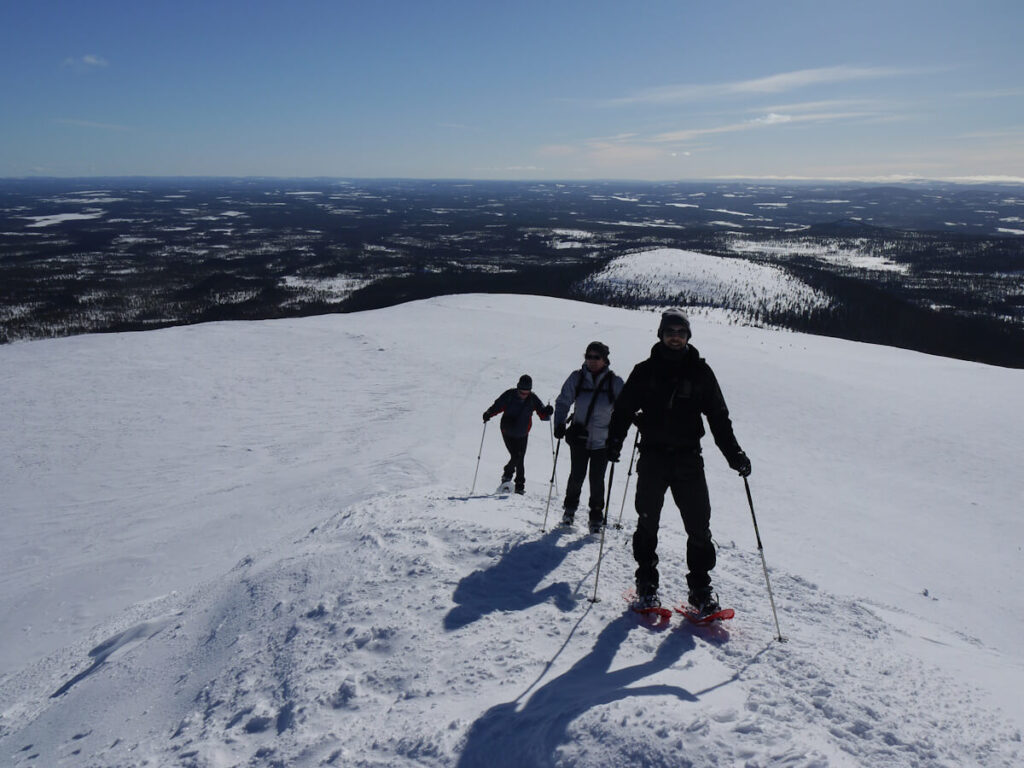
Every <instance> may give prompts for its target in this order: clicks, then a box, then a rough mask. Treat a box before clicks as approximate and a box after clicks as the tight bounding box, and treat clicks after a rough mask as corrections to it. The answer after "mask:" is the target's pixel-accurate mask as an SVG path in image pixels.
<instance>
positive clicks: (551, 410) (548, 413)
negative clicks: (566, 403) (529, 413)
mask: <svg viewBox="0 0 1024 768" xmlns="http://www.w3.org/2000/svg"><path fill="white" fill-rule="evenodd" d="M554 412H555V407H554V406H553V405H551V404H550V403H548V404H547V405H545V406H544V408H543V409H542V410H541V414H543V415H544V417H545V418H548V419H550V418H551V414H552V413H554Z"/></svg>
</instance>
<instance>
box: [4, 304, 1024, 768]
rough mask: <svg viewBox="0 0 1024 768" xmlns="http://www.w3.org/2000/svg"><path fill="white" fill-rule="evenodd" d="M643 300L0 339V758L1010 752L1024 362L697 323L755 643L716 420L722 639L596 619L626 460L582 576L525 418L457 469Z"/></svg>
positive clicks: (679, 586) (616, 557)
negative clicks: (721, 421)
mask: <svg viewBox="0 0 1024 768" xmlns="http://www.w3.org/2000/svg"><path fill="white" fill-rule="evenodd" d="M656 323H657V317H656V315H655V314H653V313H650V312H633V311H627V310H620V309H612V308H607V307H600V306H593V305H586V304H578V303H573V302H565V301H558V300H554V299H547V298H538V297H523V296H481V295H476V296H458V297H444V298H438V299H433V300H430V301H425V302H417V303H413V304H408V305H404V306H400V307H393V308H389V309H385V310H378V311H374V312H366V313H359V314H351V315H334V316H325V317H318V318H306V319H302V320H288V321H275V322H261V323H226V324H211V325H205V326H195V327H188V328H177V329H167V330H161V331H152V332H147V333H142V334H124V335H104V336H89V337H78V338H72V339H63V340H56V341H43V342H33V343H27V344H18V345H12V346H7V347H3V348H0V433H2V434H3V436H4V439H3V441H2V443H0V487H2V488H3V495H2V499H0V504H2V506H3V514H4V526H2V528H0V560H2V562H3V563H4V564H5V567H4V568H3V570H2V573H0V616H2V617H3V628H4V631H3V634H2V635H0V663H2V667H0V670H2V677H0V763H2V764H4V765H8V764H9V765H12V766H21V765H36V766H40V765H46V766H58V765H67V766H78V765H81V766H94V765H95V766H122V765H124V766H129V765H130V766H135V765H196V766H229V765H288V766H316V765H345V766H385V765H386V766H396V765H397V766H403V765H407V766H414V765H415V766H423V765H426V766H491V765H498V766H501V765H508V766H543V765H552V766H553V765H560V766H621V765H627V764H632V765H649V766H678V765H695V766H703V765H709V766H710V765H750V766H768V765H793V766H824V765H837V766H844V765H857V766H879V765H885V766H889V765H892V766H903V765H906V766H931V765H947V766H970V765H976V766H1013V765H1018V764H1020V762H1021V761H1022V760H1024V745H1022V744H1021V735H1020V734H1021V728H1022V726H1024V713H1022V711H1021V709H1020V706H1019V704H1018V703H1017V695H1018V692H1019V690H1020V689H1021V687H1022V684H1024V651H1022V649H1021V645H1020V638H1021V637H1022V636H1024V598H1022V597H1021V594H1022V593H1024V589H1022V587H1024V584H1022V581H1024V577H1022V576H1021V567H1020V566H1021V548H1020V547H1021V545H1020V541H1021V540H1022V534H1024V521H1022V520H1021V517H1020V514H1019V510H1020V507H1021V502H1022V501H1024V495H1022V490H1021V484H1020V482H1019V480H1018V479H1017V466H1016V465H1017V463H1018V461H1019V456H1020V447H1021V446H1020V435H1021V434H1024V374H1022V373H1021V372H1020V371H1012V370H1005V369H999V368H993V367H987V366H981V365H976V364H970V363H964V362H959V361H952V360H946V359H942V358H936V357H929V356H925V355H920V354H915V353H910V352H905V351H901V350H893V349H886V348H881V347H872V346H867V345H860V344H853V343H849V342H843V341H837V340H833V339H823V338H815V337H808V336H801V335H797V334H789V333H779V332H775V331H767V330H762V329H754V328H740V327H735V326H729V325H726V324H716V323H715V322H714V321H713V320H711V319H699V320H695V323H694V339H693V343H694V345H695V346H697V347H698V348H699V349H700V350H701V352H702V353H703V354H704V355H705V357H707V358H708V360H709V362H710V363H711V364H712V366H713V367H714V368H715V370H716V372H717V374H718V376H719V379H720V380H721V382H722V385H723V388H724V390H725V394H726V397H727V399H728V401H729V404H730V407H731V409H732V412H733V417H734V423H735V426H736V431H737V436H738V437H739V439H740V441H741V443H742V444H743V446H744V448H745V449H746V450H747V452H748V453H749V454H750V455H751V458H752V459H753V463H754V474H753V475H752V477H751V488H752V490H753V493H754V500H755V503H756V504H757V514H758V522H759V524H760V526H761V534H762V538H763V541H764V545H765V555H766V557H767V561H768V564H769V566H770V568H771V576H772V585H773V587H774V589H775V595H776V601H777V604H778V608H779V620H780V622H781V626H782V631H783V634H784V635H785V636H786V637H787V639H788V640H789V642H787V643H785V644H780V643H778V642H776V641H775V640H774V634H775V627H774V622H773V621H772V617H771V612H770V609H769V606H768V600H767V594H766V592H765V587H764V578H763V575H762V573H761V561H760V557H759V556H758V554H757V551H756V548H755V544H754V536H753V528H752V526H751V521H750V512H749V509H748V508H747V502H746V497H745V495H744V491H743V484H742V482H740V481H739V480H738V479H737V478H736V476H735V474H734V473H732V472H730V471H729V470H728V468H727V467H726V465H725V461H724V459H722V458H721V456H719V455H718V454H717V452H716V450H715V448H714V446H713V444H711V443H710V440H709V441H707V442H708V445H707V446H706V448H707V451H706V456H707V465H708V479H709V484H710V486H711V493H712V504H713V507H714V513H713V521H712V522H713V530H714V531H715V534H716V538H717V540H718V542H719V545H720V556H719V566H718V568H717V569H716V571H715V573H714V576H715V580H716V585H717V587H718V590H719V593H720V595H721V597H722V598H723V601H724V602H726V603H728V604H729V605H732V606H733V607H735V608H736V610H737V617H736V619H735V620H734V621H733V622H731V623H730V624H729V625H728V626H727V627H725V628H724V630H723V631H722V632H719V633H711V632H708V631H706V630H699V631H695V630H693V629H690V628H689V627H687V626H685V625H682V624H681V623H680V622H679V621H674V622H673V623H672V624H670V625H669V626H667V627H651V626H649V625H646V624H645V623H644V622H642V621H639V620H638V619H637V618H635V617H634V616H633V615H632V614H629V613H626V612H624V603H623V601H622V600H621V597H620V596H621V593H622V591H623V589H625V588H626V587H628V586H629V585H630V583H631V574H632V569H633V563H632V557H631V554H630V550H629V532H630V529H631V528H632V521H633V514H632V512H631V496H632V483H630V492H629V493H628V494H627V499H626V503H625V514H624V517H623V521H624V523H625V530H623V531H618V530H615V529H610V530H609V531H608V535H607V538H606V540H605V549H604V553H605V559H604V561H603V563H602V566H601V571H600V583H599V584H598V588H597V594H598V596H599V597H600V601H599V602H596V603H592V602H590V601H589V599H588V598H589V597H591V595H592V592H593V589H594V577H595V564H596V560H597V554H598V548H599V540H598V539H597V538H595V537H591V536H588V535H584V534H582V533H581V532H579V531H576V532H572V533H566V532H560V531H551V530H548V531H546V532H542V531H541V523H542V521H543V519H544V510H545V502H546V499H547V492H548V482H547V481H548V478H549V476H550V472H551V447H552V446H551V438H550V432H549V430H548V427H547V425H545V424H536V425H535V427H534V431H533V436H532V438H531V446H530V450H529V453H528V457H527V470H528V478H529V479H528V484H527V495H526V496H524V497H512V498H508V499H502V498H496V497H491V496H488V495H486V492H487V491H489V490H490V489H492V488H493V487H494V485H495V484H496V482H497V479H498V473H499V472H500V466H501V464H502V463H503V462H504V450H503V448H502V447H501V445H500V438H499V437H498V435H497V430H496V428H495V427H496V425H494V424H492V425H491V426H490V427H489V429H488V430H487V432H486V433H485V434H484V448H483V457H482V460H481V464H480V479H479V481H478V483H477V489H476V492H475V493H473V494H470V492H469V491H470V485H471V482H472V478H473V472H474V468H475V465H476V457H477V451H478V449H479V446H480V441H481V429H482V425H481V423H480V413H481V412H482V411H483V409H484V408H485V407H486V406H487V405H489V404H490V402H491V401H492V399H493V398H494V397H495V396H496V395H497V394H498V393H499V392H500V391H501V390H503V389H505V388H507V387H509V386H512V385H513V384H514V383H515V381H516V379H517V378H518V376H519V374H521V373H524V372H526V373H530V374H531V375H532V376H533V378H534V382H535V388H536V390H537V391H538V394H540V395H541V396H542V397H543V398H545V399H548V398H549V397H550V398H552V399H553V397H554V395H555V394H556V392H557V390H558V387H559V386H560V385H561V383H562V381H563V380H564V378H565V376H566V375H568V373H569V372H570V371H571V370H572V369H573V368H574V367H575V366H576V365H578V364H579V363H580V362H581V355H582V352H583V349H584V347H585V345H586V343H587V342H588V341H590V340H592V339H601V340H603V341H605V342H607V343H608V344H609V345H610V346H611V350H612V355H611V356H612V364H613V367H614V368H616V369H617V370H618V371H619V372H620V373H622V374H623V375H625V374H627V373H628V371H629V368H630V367H631V365H632V364H633V363H634V362H636V361H638V360H640V359H641V358H642V357H644V356H646V354H647V353H648V350H649V347H650V345H651V344H652V343H653V342H654V340H655V337H654V328H655V326H656ZM565 464H566V462H565V457H564V456H562V457H561V459H560V472H559V484H560V485H561V484H562V483H564V479H565ZM627 469H628V460H627V461H626V462H623V463H621V464H619V465H617V467H616V475H615V479H614V484H613V492H612V498H613V501H612V509H611V514H612V516H613V517H617V516H618V513H619V510H620V505H621V504H622V499H623V497H622V493H623V491H624V489H625V485H626V476H627ZM633 479H634V480H635V478H633ZM557 504H558V496H557V494H556V496H555V499H554V501H553V503H552V513H551V516H550V517H549V518H548V528H549V529H550V526H551V524H552V523H553V522H554V519H555V514H556V506H557ZM664 521H665V526H664V529H663V536H662V541H661V545H660V548H659V550H660V553H661V555H662V581H663V589H664V592H665V596H666V597H669V598H678V599H681V598H682V596H683V584H684V580H683V575H684V573H683V571H684V569H683V566H682V563H681V553H682V551H683V547H684V537H683V533H682V531H681V527H682V526H681V523H680V522H679V520H678V517H676V516H674V515H672V514H666V515H665V518H664Z"/></svg>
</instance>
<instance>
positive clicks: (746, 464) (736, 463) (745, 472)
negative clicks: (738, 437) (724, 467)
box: [729, 451, 750, 477]
mask: <svg viewBox="0 0 1024 768" xmlns="http://www.w3.org/2000/svg"><path fill="white" fill-rule="evenodd" d="M729 467H730V468H732V469H735V470H736V471H737V472H739V473H740V477H748V476H749V475H750V459H749V458H747V454H745V453H744V452H743V451H740V452H739V453H737V454H736V455H735V456H733V457H732V458H731V459H729Z"/></svg>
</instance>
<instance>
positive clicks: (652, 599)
mask: <svg viewBox="0 0 1024 768" xmlns="http://www.w3.org/2000/svg"><path fill="white" fill-rule="evenodd" d="M629 607H630V608H632V609H633V610H634V611H647V610H650V609H651V608H660V607H661V600H659V599H658V593H657V592H649V593H647V594H640V593H639V592H638V593H637V595H636V597H635V598H634V599H633V602H632V603H630V605H629Z"/></svg>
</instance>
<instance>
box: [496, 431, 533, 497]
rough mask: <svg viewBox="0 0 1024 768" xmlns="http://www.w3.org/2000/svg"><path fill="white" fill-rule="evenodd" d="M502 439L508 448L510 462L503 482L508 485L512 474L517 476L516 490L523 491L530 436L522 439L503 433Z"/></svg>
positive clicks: (504, 472)
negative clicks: (527, 445) (527, 444)
mask: <svg viewBox="0 0 1024 768" xmlns="http://www.w3.org/2000/svg"><path fill="white" fill-rule="evenodd" d="M501 437H502V439H503V440H504V441H505V447H506V448H508V453H509V460H508V464H506V465H505V468H504V470H503V471H502V473H501V482H503V483H507V482H508V481H509V480H511V479H512V473H513V472H514V473H515V476H516V489H517V490H520V491H521V490H523V488H525V487H526V466H525V459H526V442H527V440H529V439H530V438H529V435H523V436H522V437H510V436H509V435H506V434H505V433H504V432H502V433H501Z"/></svg>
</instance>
